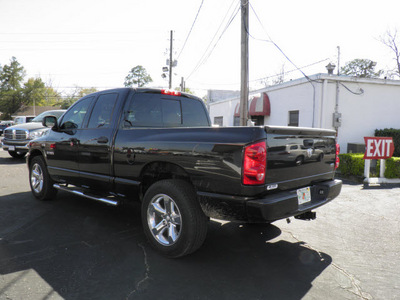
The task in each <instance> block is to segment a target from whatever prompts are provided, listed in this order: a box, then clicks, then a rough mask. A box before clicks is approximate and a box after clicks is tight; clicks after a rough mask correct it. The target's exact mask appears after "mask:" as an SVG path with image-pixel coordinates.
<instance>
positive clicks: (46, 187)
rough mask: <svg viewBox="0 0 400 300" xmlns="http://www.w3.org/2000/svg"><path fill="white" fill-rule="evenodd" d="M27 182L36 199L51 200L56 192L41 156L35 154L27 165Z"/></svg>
mask: <svg viewBox="0 0 400 300" xmlns="http://www.w3.org/2000/svg"><path fill="white" fill-rule="evenodd" d="M29 183H30V186H31V191H32V194H33V195H34V196H35V198H36V199H39V200H52V199H54V198H55V196H56V194H57V190H56V189H55V188H54V187H53V184H54V181H53V180H52V179H51V178H50V175H49V172H48V171H47V166H46V163H45V162H44V159H43V157H42V156H35V157H34V158H33V159H32V161H31V163H30V165H29Z"/></svg>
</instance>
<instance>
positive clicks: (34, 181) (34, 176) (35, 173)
mask: <svg viewBox="0 0 400 300" xmlns="http://www.w3.org/2000/svg"><path fill="white" fill-rule="evenodd" d="M43 183H44V180H43V170H42V168H41V166H40V165H39V164H38V163H35V164H34V165H33V166H32V172H31V186H32V189H33V191H34V192H35V193H37V194H39V193H40V192H41V191H42V190H43Z"/></svg>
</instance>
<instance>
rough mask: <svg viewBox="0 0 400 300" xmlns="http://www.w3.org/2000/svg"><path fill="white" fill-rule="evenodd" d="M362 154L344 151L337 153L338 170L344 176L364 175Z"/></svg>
mask: <svg viewBox="0 0 400 300" xmlns="http://www.w3.org/2000/svg"><path fill="white" fill-rule="evenodd" d="M363 157H364V154H363V153H344V154H339V158H340V164H339V171H340V173H341V174H342V175H345V176H360V177H362V176H364V159H363Z"/></svg>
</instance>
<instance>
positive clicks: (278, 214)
mask: <svg viewBox="0 0 400 300" xmlns="http://www.w3.org/2000/svg"><path fill="white" fill-rule="evenodd" d="M310 188H311V201H310V202H308V203H304V204H301V205H299V204H298V197H297V190H292V191H286V192H281V193H278V194H274V195H269V196H267V197H264V198H263V199H257V200H250V201H247V202H246V208H247V217H248V219H249V220H250V221H259V220H260V221H261V220H263V221H267V222H273V221H276V220H280V219H284V218H288V217H292V216H297V215H300V214H303V213H305V212H307V211H311V210H312V209H314V208H317V207H319V206H322V205H324V204H326V203H328V202H329V201H331V200H333V199H334V198H336V197H337V196H338V195H339V193H340V191H341V189H342V181H341V180H332V181H328V182H324V183H321V184H318V185H313V186H311V187H310Z"/></svg>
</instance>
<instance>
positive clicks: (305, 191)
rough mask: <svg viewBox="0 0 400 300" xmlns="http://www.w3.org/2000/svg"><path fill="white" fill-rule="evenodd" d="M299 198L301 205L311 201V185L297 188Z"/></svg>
mask: <svg viewBox="0 0 400 300" xmlns="http://www.w3.org/2000/svg"><path fill="white" fill-rule="evenodd" d="M297 199H298V201H299V205H301V204H304V203H307V202H310V201H311V190H310V188H309V187H305V188H302V189H298V190H297Z"/></svg>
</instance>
